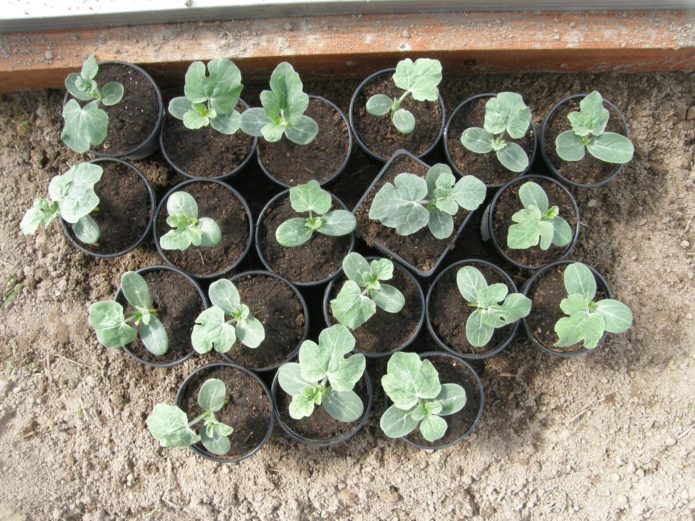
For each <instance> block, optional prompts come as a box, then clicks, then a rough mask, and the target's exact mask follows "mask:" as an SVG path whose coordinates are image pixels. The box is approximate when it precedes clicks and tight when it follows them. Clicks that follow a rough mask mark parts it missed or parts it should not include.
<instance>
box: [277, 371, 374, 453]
mask: <svg viewBox="0 0 695 521" xmlns="http://www.w3.org/2000/svg"><path fill="white" fill-rule="evenodd" d="M362 380H363V381H364V383H365V386H366V387H367V395H368V398H367V403H366V404H365V406H364V412H363V413H362V417H361V418H360V420H359V422H358V423H357V425H355V427H354V428H353V429H352V430H350V431H349V432H347V433H345V434H343V435H342V436H339V437H337V438H330V439H322V440H315V439H311V438H307V437H305V436H302V435H301V434H299V433H296V432H295V431H293V430H292V429H291V428H290V427H289V426H288V425H287V424H286V423H285V422H284V421H283V419H282V414H280V408H279V407H278V402H277V393H278V392H281V393H284V392H285V391H283V390H282V388H281V387H280V384H279V383H278V373H275V378H273V385H272V386H271V388H270V393H271V395H272V397H273V409H274V410H275V420H276V421H277V423H278V425H280V428H281V429H282V430H283V431H284V432H285V434H287V436H289V437H290V438H291V439H293V440H295V441H298V442H299V443H302V444H304V445H310V446H312V447H316V448H324V447H332V446H334V445H339V444H341V443H345V442H346V441H348V440H349V439H351V438H353V437H354V436H355V434H357V433H358V432H359V431H360V430H362V428H363V427H364V426H365V425H366V423H367V420H368V419H369V413H370V412H371V410H372V400H373V399H374V392H373V389H372V381H371V379H370V378H369V375H368V374H367V371H366V370H365V371H364V374H363V375H362ZM319 407H320V406H319Z"/></svg>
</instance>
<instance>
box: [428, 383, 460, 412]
mask: <svg viewBox="0 0 695 521" xmlns="http://www.w3.org/2000/svg"><path fill="white" fill-rule="evenodd" d="M434 401H435V402H437V403H438V404H439V405H441V407H442V408H441V410H440V411H439V412H438V413H437V414H438V415H440V416H449V415H451V414H455V413H457V412H459V411H460V410H461V409H463V408H464V407H465V406H466V390H465V389H464V388H463V387H461V386H460V385H458V384H442V390H441V391H439V395H437V397H436V398H435V399H434Z"/></svg>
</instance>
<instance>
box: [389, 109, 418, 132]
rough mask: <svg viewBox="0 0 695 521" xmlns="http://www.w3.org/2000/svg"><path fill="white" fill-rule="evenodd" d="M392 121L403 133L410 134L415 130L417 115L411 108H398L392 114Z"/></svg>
mask: <svg viewBox="0 0 695 521" xmlns="http://www.w3.org/2000/svg"><path fill="white" fill-rule="evenodd" d="M391 121H393V126H394V127H396V130H398V132H400V133H401V134H410V133H411V132H412V131H413V130H415V116H413V114H412V113H411V112H410V111H409V110H406V109H398V110H397V111H396V112H394V113H393V115H392V116H391Z"/></svg>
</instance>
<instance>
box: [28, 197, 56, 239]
mask: <svg viewBox="0 0 695 521" xmlns="http://www.w3.org/2000/svg"><path fill="white" fill-rule="evenodd" d="M59 214H60V208H59V207H58V203H57V202H50V201H49V200H48V199H35V200H34V204H33V206H32V207H31V208H29V210H27V213H25V214H24V217H22V221H21V222H20V223H19V228H20V230H22V233H23V234H24V235H32V234H34V233H36V230H38V229H39V227H40V226H42V227H43V228H48V225H49V224H51V222H53V219H55V218H56V217H58V215H59Z"/></svg>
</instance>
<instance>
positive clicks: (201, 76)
mask: <svg viewBox="0 0 695 521" xmlns="http://www.w3.org/2000/svg"><path fill="white" fill-rule="evenodd" d="M243 88H244V86H243V85H242V84H241V72H240V71H239V69H238V68H237V66H236V65H234V63H232V61H231V60H227V59H217V60H211V61H209V62H208V65H207V73H206V70H205V64H204V63H203V62H193V63H191V65H190V66H189V67H188V71H186V83H185V85H184V88H183V92H184V94H185V95H184V96H180V97H178V98H174V99H172V100H171V101H170V102H169V114H171V115H172V116H174V117H175V118H176V119H180V120H182V121H183V124H184V126H185V127H186V128H189V129H191V130H196V129H199V128H202V127H207V126H208V125H210V126H211V127H212V128H214V129H215V130H217V131H218V132H221V133H222V134H227V135H231V134H234V133H235V132H236V131H237V130H239V127H240V126H241V115H240V114H239V112H237V111H236V110H234V108H235V107H236V105H237V102H238V101H239V96H240V95H241V91H242V89H243Z"/></svg>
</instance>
